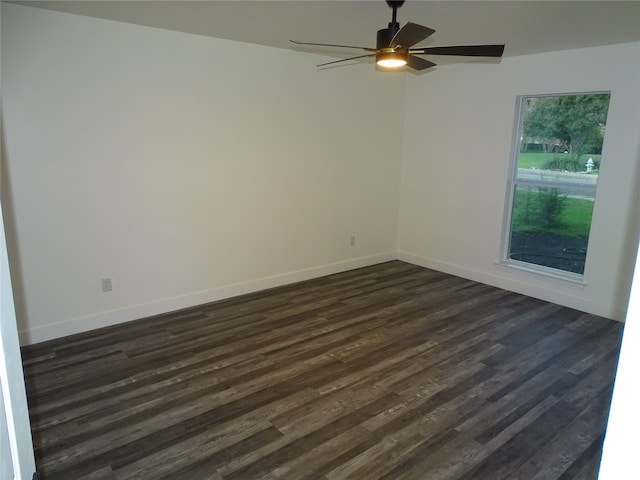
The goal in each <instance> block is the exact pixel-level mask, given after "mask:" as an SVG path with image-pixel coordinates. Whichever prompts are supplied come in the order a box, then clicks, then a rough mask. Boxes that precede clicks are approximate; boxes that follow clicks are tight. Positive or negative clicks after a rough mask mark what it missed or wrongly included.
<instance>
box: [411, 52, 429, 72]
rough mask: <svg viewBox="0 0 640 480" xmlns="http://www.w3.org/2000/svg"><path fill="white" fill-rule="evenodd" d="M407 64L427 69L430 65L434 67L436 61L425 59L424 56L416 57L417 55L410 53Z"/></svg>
mask: <svg viewBox="0 0 640 480" xmlns="http://www.w3.org/2000/svg"><path fill="white" fill-rule="evenodd" d="M407 65H409V66H410V67H411V68H413V69H414V70H425V69H427V68H429V67H433V66H434V65H435V63H433V62H430V61H429V60H425V59H424V58H420V57H416V56H415V55H409V58H407Z"/></svg>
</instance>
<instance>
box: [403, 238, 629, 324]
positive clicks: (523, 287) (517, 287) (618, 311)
mask: <svg viewBox="0 0 640 480" xmlns="http://www.w3.org/2000/svg"><path fill="white" fill-rule="evenodd" d="M397 258H398V260H402V261H403V262H407V263H412V264H414V265H419V266H421V267H425V268H431V269H433V270H437V271H440V272H444V273H448V274H450V275H455V276H457V277H462V278H467V279H469V280H473V281H475V282H480V283H484V284H487V285H491V286H494V287H498V288H502V289H504V290H509V291H511V292H516V293H520V294H522V295H527V296H529V297H534V298H538V299H540V300H544V301H546V302H551V303H556V304H558V305H562V306H565V307H569V308H574V309H576V310H580V311H582V312H587V313H591V314H593V315H599V316H601V317H605V318H610V319H612V320H617V321H624V319H625V315H626V308H619V307H612V306H610V305H604V304H601V303H598V302H596V301H593V300H590V299H585V298H584V297H581V296H579V295H574V294H572V291H576V292H577V291H581V288H580V287H572V286H569V285H566V284H565V285H562V286H560V285H559V283H557V282H554V281H553V280H549V281H546V282H545V283H546V284H547V285H539V284H538V285H536V284H535V283H533V282H527V281H526V278H519V277H524V276H526V274H516V273H513V274H511V273H512V272H509V273H505V274H504V275H501V274H499V273H495V274H494V273H489V272H483V271H477V270H472V269H469V268H466V267H462V266H460V265H455V264H451V263H446V262H441V261H438V260H433V259H430V258H426V257H422V256H419V255H415V254H412V253H409V252H403V251H399V252H398V257H397Z"/></svg>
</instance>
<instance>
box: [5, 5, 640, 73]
mask: <svg viewBox="0 0 640 480" xmlns="http://www.w3.org/2000/svg"><path fill="white" fill-rule="evenodd" d="M12 3H20V4H25V5H30V6H35V7H40V8H47V9H50V10H58V11H62V12H69V13H74V14H79V15H87V16H91V17H98V18H105V19H110V20H116V21H121V22H127V23H134V24H139V25H146V26H150V27H157V28H164V29H169V30H176V31H180V32H188V33H194V34H198V35H207V36H211V37H218V38H225V39H229V40H236V41H240V42H248V43H255V44H261V45H267V46H271V47H277V48H288V49H294V50H304V51H313V52H317V53H321V54H323V55H327V56H336V57H341V56H342V57H345V56H354V55H358V54H359V51H358V50H355V51H354V50H350V49H332V48H326V47H298V46H295V45H293V44H291V43H290V42H289V39H294V40H302V41H308V42H320V43H338V44H347V45H357V46H367V47H375V43H376V31H377V30H379V29H381V28H386V27H387V23H388V22H389V21H390V20H391V9H390V8H389V7H388V6H387V5H386V3H385V2H384V1H383V0H375V1H374V0H351V1H329V0H298V1H271V0H262V1H248V0H235V1H211V0H210V1H190V0H165V1H138V0H131V1H104V0H84V1H78V0H75V1H57V0H48V1H22V2H12ZM398 21H399V23H400V24H401V25H404V24H405V23H406V22H408V21H411V22H414V23H419V24H421V25H425V26H427V27H430V28H433V29H435V30H436V33H435V34H433V35H432V36H431V37H430V38H429V39H427V41H425V42H423V43H422V44H420V45H419V46H436V45H468V44H484V43H505V44H506V49H505V56H517V55H527V54H532V53H541V52H549V51H555V50H567V49H574V48H582V47H592V46H597V45H609V44H615V43H626V42H634V41H640V0H634V1H615V0H606V1H525V0H519V1H484V0H471V1H454V0H447V1H426V0H408V1H407V2H406V3H405V5H404V6H403V7H402V8H400V9H399V10H398ZM594 67H597V65H594Z"/></svg>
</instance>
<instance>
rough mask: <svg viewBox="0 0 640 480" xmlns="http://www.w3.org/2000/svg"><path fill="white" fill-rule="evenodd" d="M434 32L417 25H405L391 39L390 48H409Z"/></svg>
mask: <svg viewBox="0 0 640 480" xmlns="http://www.w3.org/2000/svg"><path fill="white" fill-rule="evenodd" d="M434 32H435V30H433V29H432V28H428V27H423V26H422V25H418V24H417V23H411V22H409V23H407V24H406V25H405V26H404V27H402V28H401V29H400V30H399V31H398V33H396V34H395V36H394V37H393V38H392V39H391V44H390V45H389V47H391V48H398V47H402V48H410V47H412V46H414V45H415V44H416V43H420V42H421V41H423V40H424V39H425V38H427V37H428V36H430V35H432V34H433V33H434Z"/></svg>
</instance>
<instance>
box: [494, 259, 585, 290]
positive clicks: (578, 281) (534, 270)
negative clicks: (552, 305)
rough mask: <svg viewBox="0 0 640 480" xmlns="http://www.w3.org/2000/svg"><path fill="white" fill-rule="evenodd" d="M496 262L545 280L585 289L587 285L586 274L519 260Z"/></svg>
mask: <svg viewBox="0 0 640 480" xmlns="http://www.w3.org/2000/svg"><path fill="white" fill-rule="evenodd" d="M495 264H496V266H498V267H500V268H502V269H505V270H509V271H516V272H521V273H525V274H532V275H535V276H538V277H541V278H544V279H545V280H551V281H552V282H553V283H555V284H557V285H563V286H570V287H574V288H579V289H583V288H584V287H585V286H586V285H587V282H586V281H585V279H584V275H580V274H578V273H571V272H564V271H562V270H558V269H556V268H550V267H543V266H542V265H534V264H532V263H526V262H519V261H518V260H502V261H497V262H495Z"/></svg>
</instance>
